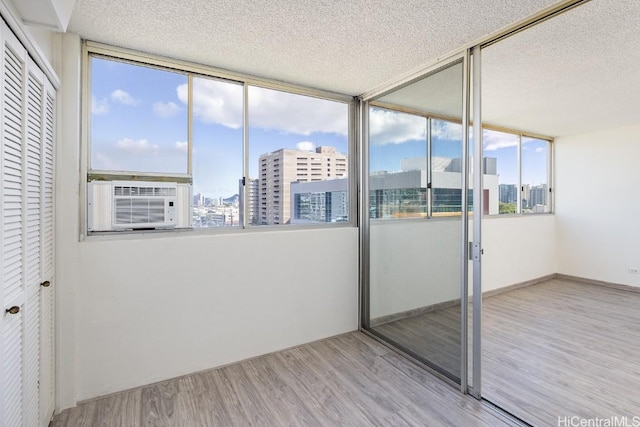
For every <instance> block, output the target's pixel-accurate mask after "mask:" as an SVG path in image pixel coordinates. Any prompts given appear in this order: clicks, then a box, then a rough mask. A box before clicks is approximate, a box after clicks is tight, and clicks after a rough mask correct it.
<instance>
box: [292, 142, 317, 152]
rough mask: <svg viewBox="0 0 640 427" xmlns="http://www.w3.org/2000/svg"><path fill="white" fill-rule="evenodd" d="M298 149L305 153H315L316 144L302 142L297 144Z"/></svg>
mask: <svg viewBox="0 0 640 427" xmlns="http://www.w3.org/2000/svg"><path fill="white" fill-rule="evenodd" d="M296 148H297V149H298V150H303V151H315V149H316V144H315V143H313V142H311V141H300V142H298V143H297V144H296Z"/></svg>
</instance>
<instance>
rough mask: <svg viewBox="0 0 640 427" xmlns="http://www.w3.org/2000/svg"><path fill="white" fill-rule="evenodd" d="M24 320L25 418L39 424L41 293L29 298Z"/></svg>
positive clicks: (33, 294) (29, 422) (29, 421)
mask: <svg viewBox="0 0 640 427" xmlns="http://www.w3.org/2000/svg"><path fill="white" fill-rule="evenodd" d="M24 316H25V321H24V354H23V356H22V357H23V358H24V362H23V363H24V402H23V403H24V420H25V423H24V424H25V425H26V426H37V425H38V422H39V419H40V414H39V410H40V402H39V398H40V388H39V385H38V383H39V380H40V368H39V364H40V344H39V343H40V293H39V292H37V291H36V292H33V293H32V294H31V295H30V296H29V298H28V299H27V304H26V307H25V314H24Z"/></svg>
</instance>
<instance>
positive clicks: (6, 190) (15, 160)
mask: <svg viewBox="0 0 640 427" xmlns="http://www.w3.org/2000/svg"><path fill="white" fill-rule="evenodd" d="M22 67H23V64H22V63H21V62H20V60H19V58H18V57H17V55H16V54H15V53H14V52H13V50H12V49H11V48H9V47H8V46H6V45H5V47H4V67H3V74H4V79H3V81H4V87H3V94H4V96H3V98H4V99H3V103H2V105H3V109H2V110H3V111H2V118H3V138H2V139H3V144H2V147H3V148H2V149H3V158H2V166H3V173H2V175H3V176H2V231H3V233H2V273H3V274H2V282H3V294H4V297H5V300H8V299H10V298H13V297H15V296H16V295H18V294H19V293H20V291H21V290H22V286H23V281H22V280H23V277H22V275H23V270H22V256H23V252H22V215H23V212H22V173H23V166H22V165H23V156H22V114H23V113H22V111H23V108H22V101H21V100H22V91H23V85H22V70H23V68H22Z"/></svg>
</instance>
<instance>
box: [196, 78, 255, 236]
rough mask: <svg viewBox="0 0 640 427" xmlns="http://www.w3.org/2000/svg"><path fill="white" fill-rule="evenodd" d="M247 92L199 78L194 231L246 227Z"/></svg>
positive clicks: (197, 91)
mask: <svg viewBox="0 0 640 427" xmlns="http://www.w3.org/2000/svg"><path fill="white" fill-rule="evenodd" d="M185 89H186V88H185ZM243 89H244V88H243V86H242V85H240V84H237V83H229V82H224V81H220V80H214V79H208V78H201V77H194V78H193V125H192V126H193V128H192V129H193V159H192V173H193V226H194V227H237V226H242V219H241V212H242V211H241V209H240V195H241V194H242V191H241V187H242V174H243V172H242V170H243V157H242V152H243V138H242V134H243V120H242V118H243V108H242V104H243V99H244V95H243ZM184 149H185V151H186V149H187V147H186V145H185V147H184ZM248 194H249V192H248ZM250 217H252V216H251V212H250Z"/></svg>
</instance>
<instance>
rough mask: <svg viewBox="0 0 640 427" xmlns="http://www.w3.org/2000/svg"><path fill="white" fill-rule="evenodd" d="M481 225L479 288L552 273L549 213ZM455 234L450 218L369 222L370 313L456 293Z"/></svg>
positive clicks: (374, 315)
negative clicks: (480, 282)
mask: <svg viewBox="0 0 640 427" xmlns="http://www.w3.org/2000/svg"><path fill="white" fill-rule="evenodd" d="M482 227H483V230H482V242H483V244H482V245H483V249H484V255H483V257H482V286H483V290H484V291H490V290H495V289H499V288H502V287H505V286H509V285H513V284H517V283H522V282H526V281H529V280H534V279H537V278H540V277H544V276H547V275H550V274H553V273H555V272H556V261H555V257H556V249H555V248H556V239H555V228H556V227H555V216H553V215H547V214H544V215H522V216H503V217H498V216H496V217H489V218H485V219H483V223H482ZM469 233H470V234H471V233H472V222H471V221H470V222H469ZM461 235H462V233H461V227H460V221H455V220H448V219H443V220H439V219H436V220H429V221H388V222H373V223H372V224H371V239H370V244H371V250H370V252H371V265H370V272H371V273H370V274H371V276H370V283H371V285H370V294H371V313H370V316H371V318H372V319H375V318H377V317H381V316H386V315H390V314H395V313H401V312H404V311H408V310H413V309H416V308H420V307H426V306H430V305H433V304H438V303H441V302H445V301H450V300H454V299H456V298H459V297H460V268H461V266H460V264H461V263H460V253H461V248H460V236H461ZM471 268H472V266H471V263H469V269H470V275H469V277H470V281H469V288H470V290H471V289H472V284H471V283H472V281H471V280H472V277H473V276H472V275H471Z"/></svg>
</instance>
